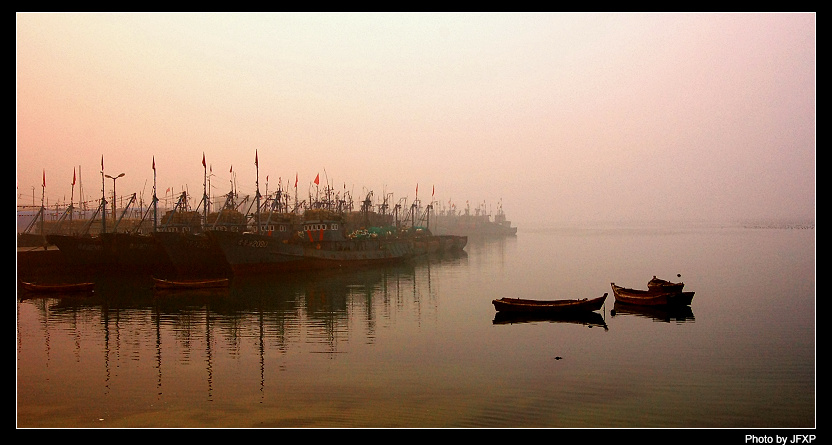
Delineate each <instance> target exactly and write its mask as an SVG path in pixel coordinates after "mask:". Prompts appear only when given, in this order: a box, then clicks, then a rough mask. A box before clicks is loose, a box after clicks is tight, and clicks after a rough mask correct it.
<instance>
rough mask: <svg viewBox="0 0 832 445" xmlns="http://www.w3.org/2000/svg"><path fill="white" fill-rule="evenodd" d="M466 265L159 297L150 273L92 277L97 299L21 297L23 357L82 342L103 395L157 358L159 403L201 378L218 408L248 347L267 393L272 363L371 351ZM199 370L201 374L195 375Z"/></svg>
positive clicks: (256, 283) (433, 262)
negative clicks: (385, 331) (398, 319)
mask: <svg viewBox="0 0 832 445" xmlns="http://www.w3.org/2000/svg"><path fill="white" fill-rule="evenodd" d="M466 262H467V255H465V254H464V252H463V253H462V254H459V255H453V256H447V255H446V256H440V257H425V258H422V259H420V260H418V261H413V262H409V263H405V264H400V265H396V266H389V267H376V268H368V269H360V270H355V269H352V270H348V271H341V272H339V271H333V272H318V273H313V274H303V275H280V276H235V277H233V278H232V280H231V284H230V286H229V287H227V288H210V289H181V290H164V291H159V290H154V289H153V282H152V278H151V277H150V276H148V275H141V274H137V275H129V274H128V275H121V276H117V275H113V274H105V275H100V276H95V277H94V280H95V291H94V292H92V293H86V294H77V293H72V294H48V295H39V294H31V293H28V292H25V291H23V290H19V295H18V298H19V300H20V302H21V303H20V305H19V307H18V311H19V316H20V314H21V313H23V312H24V311H22V309H21V307H25V305H28V306H29V309H26V311H25V313H26V314H27V315H26V316H27V317H30V318H31V317H34V318H36V319H37V322H34V323H30V324H29V326H33V328H32V329H30V332H27V335H21V334H20V333H19V335H18V342H19V344H18V348H19V352H22V351H24V349H23V344H22V342H24V341H28V342H29V345H28V346H29V349H28V352H27V354H32V353H35V350H32V349H31V347H32V346H34V345H36V344H37V343H38V342H39V341H40V340H39V338H42V340H43V343H41V344H42V345H44V347H45V351H44V349H42V348H41V352H45V353H46V355H47V357H48V356H49V353H50V350H51V347H50V343H51V341H52V340H51V339H52V338H53V337H55V336H56V334H55V333H58V335H57V336H58V337H60V338H61V341H63V340H65V338H66V334H67V333H69V334H70V336H71V337H73V338H74V339H75V340H74V345H75V346H74V348H75V353H74V354H75V356H76V357H81V356H90V354H91V355H92V357H95V358H94V359H93V360H94V362H97V363H99V364H100V366H103V372H104V383H103V385H104V393H105V394H108V393H110V391H111V386H112V384H113V379H114V370H115V369H117V368H122V369H121V372H124V369H125V368H126V364H125V363H124V360H136V361H137V362H143V363H147V362H148V356H149V355H150V354H152V356H153V369H154V371H155V380H156V381H155V386H156V391H157V392H158V394H159V395H161V394H162V388H163V386H165V385H163V382H164V381H165V380H167V381H168V384H167V386H168V390H167V392H168V393H170V391H171V389H170V385H171V382H174V383H173V384H174V386H176V385H178V384H179V383H178V382H181V381H194V378H196V381H201V382H203V383H204V385H205V387H204V388H205V390H206V391H207V399H208V400H209V401H211V400H213V399H214V398H215V395H214V394H215V391H217V388H215V380H216V373H218V372H220V373H225V372H227V369H228V366H226V365H223V364H222V363H226V362H227V361H228V360H229V359H231V360H238V359H245V360H246V361H247V360H248V358H247V357H251V358H252V359H254V357H252V355H254V354H251V351H250V350H249V349H247V348H250V347H251V345H252V343H253V344H254V345H255V346H254V347H255V348H256V351H257V353H256V355H258V357H257V358H256V361H257V362H258V365H257V366H259V371H258V372H259V374H260V375H259V381H260V385H261V391H262V386H263V385H264V384H265V381H266V375H267V361H268V360H267V358H268V356H269V355H271V356H274V354H278V355H280V354H286V353H289V352H291V351H298V350H302V351H308V352H313V353H322V354H337V353H340V352H341V351H342V349H344V345H345V343H347V342H349V341H350V339H351V338H352V339H355V338H356V337H358V338H359V339H360V340H362V339H363V342H365V343H372V342H373V341H374V340H375V332H376V324H377V323H378V322H379V320H382V319H389V318H391V317H392V316H393V313H394V312H395V311H397V310H400V309H401V308H403V307H409V306H417V307H418V305H420V304H430V302H431V301H432V300H434V299H435V297H436V295H435V289H434V285H433V284H432V274H433V273H435V271H436V270H438V269H441V268H443V267H445V266H448V267H456V266H460V265H465V264H466ZM32 309H33V310H32ZM413 313H415V314H416V315H417V316H418V315H419V314H420V313H421V312H420V311H418V310H417V311H414V312H413ZM19 326H20V325H19ZM90 348H92V349H90ZM35 349H38V348H37V347H35ZM33 357H34V356H33ZM195 358H196V361H195V360H194V359H195ZM47 359H48V358H47ZM191 364H195V365H197V368H198V369H200V370H201V371H200V372H199V374H200V375H197V376H193V375H191V374H193V373H194V369H193V367H192V366H188V365H191ZM250 366H254V365H253V364H251V365H250ZM278 366H279V365H278ZM94 367H95V368H98V367H99V365H94ZM186 368H187V369H186ZM99 369H100V368H99ZM251 371H253V369H252V370H251ZM27 372H28V371H27ZM77 372H82V371H80V370H79V371H77ZM87 372H89V371H87ZM116 374H117V372H116ZM143 376H144V377H145V378H147V377H148V376H147V375H146V374H143ZM116 379H117V378H116ZM90 389H91V390H92V391H93V392H96V390H95V387H92V388H90Z"/></svg>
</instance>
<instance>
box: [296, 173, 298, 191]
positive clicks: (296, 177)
mask: <svg viewBox="0 0 832 445" xmlns="http://www.w3.org/2000/svg"><path fill="white" fill-rule="evenodd" d="M295 188H298V174H297V172H295Z"/></svg>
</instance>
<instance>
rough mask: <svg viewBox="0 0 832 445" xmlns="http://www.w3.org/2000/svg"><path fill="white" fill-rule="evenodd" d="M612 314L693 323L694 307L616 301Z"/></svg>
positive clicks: (666, 321)
mask: <svg viewBox="0 0 832 445" xmlns="http://www.w3.org/2000/svg"><path fill="white" fill-rule="evenodd" d="M610 315H612V316H614V317H615V316H619V315H635V316H637V317H645V318H649V319H652V320H653V321H657V322H662V323H670V322H671V321H673V322H676V323H693V322H694V321H696V320H695V318H694V317H693V309H691V307H690V306H637V305H633V304H626V303H621V302H619V301H616V302H615V304H614V305H613V309H612V310H610Z"/></svg>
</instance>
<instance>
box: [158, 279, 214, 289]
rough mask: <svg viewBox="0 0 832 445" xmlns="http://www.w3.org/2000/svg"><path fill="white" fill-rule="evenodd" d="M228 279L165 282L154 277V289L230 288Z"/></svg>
mask: <svg viewBox="0 0 832 445" xmlns="http://www.w3.org/2000/svg"><path fill="white" fill-rule="evenodd" d="M228 282H229V280H228V278H209V279H197V280H165V279H162V278H156V277H153V287H154V288H155V289H159V290H169V289H211V288H216V287H228Z"/></svg>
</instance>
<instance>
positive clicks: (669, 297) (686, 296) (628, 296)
mask: <svg viewBox="0 0 832 445" xmlns="http://www.w3.org/2000/svg"><path fill="white" fill-rule="evenodd" d="M610 285H611V286H612V294H613V296H614V297H615V301H620V302H622V303H627V304H637V305H641V306H665V305H689V304H690V303H691V301H692V300H693V294H694V293H693V292H655V291H649V290H636V289H628V288H626V287H621V286H616V285H615V283H610Z"/></svg>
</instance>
